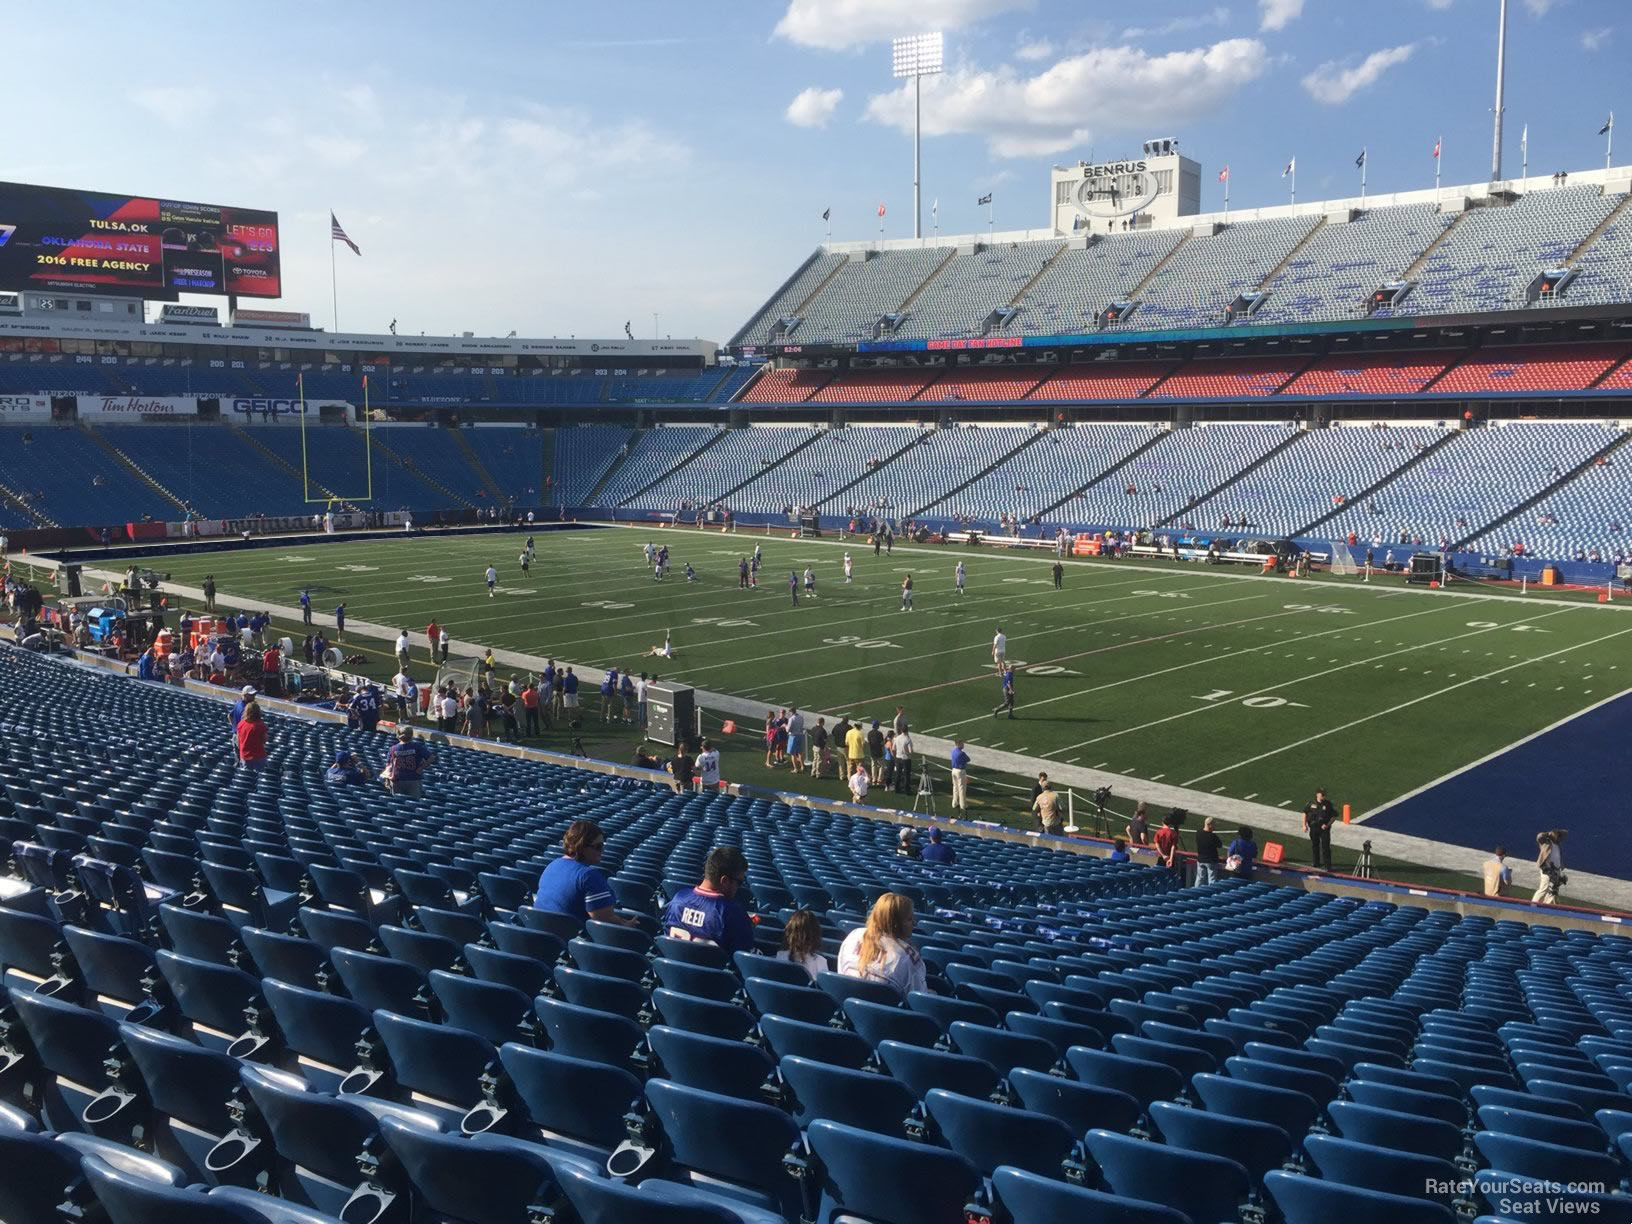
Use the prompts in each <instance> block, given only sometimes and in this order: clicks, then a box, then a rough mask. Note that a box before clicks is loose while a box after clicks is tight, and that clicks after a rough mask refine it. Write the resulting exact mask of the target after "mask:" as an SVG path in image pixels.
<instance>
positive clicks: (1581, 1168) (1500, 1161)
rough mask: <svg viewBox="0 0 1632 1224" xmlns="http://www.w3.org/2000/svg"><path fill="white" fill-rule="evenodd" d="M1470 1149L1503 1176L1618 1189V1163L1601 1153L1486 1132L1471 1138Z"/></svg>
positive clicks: (1510, 1134) (1619, 1173) (1508, 1134)
mask: <svg viewBox="0 0 1632 1224" xmlns="http://www.w3.org/2000/svg"><path fill="white" fill-rule="evenodd" d="M1473 1145H1474V1147H1476V1148H1477V1149H1478V1150H1479V1155H1480V1156H1482V1157H1483V1158H1484V1162H1485V1164H1486V1165H1487V1166H1488V1167H1489V1168H1492V1169H1496V1170H1499V1171H1500V1172H1503V1173H1519V1174H1523V1175H1524V1176H1526V1177H1533V1178H1537V1179H1539V1180H1542V1181H1549V1182H1560V1183H1564V1184H1576V1185H1600V1186H1611V1187H1613V1186H1615V1185H1618V1184H1619V1183H1620V1179H1621V1171H1620V1164H1619V1162H1618V1161H1617V1160H1616V1159H1615V1158H1614V1157H1613V1156H1609V1155H1607V1154H1605V1153H1604V1152H1602V1151H1596V1152H1594V1151H1583V1150H1581V1149H1580V1148H1577V1147H1570V1146H1567V1145H1565V1144H1561V1143H1545V1142H1543V1141H1541V1140H1539V1139H1527V1138H1525V1137H1523V1136H1522V1135H1517V1134H1512V1133H1502V1132H1499V1131H1488V1130H1487V1131H1480V1132H1479V1133H1478V1134H1476V1135H1474V1137H1473Z"/></svg>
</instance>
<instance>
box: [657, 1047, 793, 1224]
mask: <svg viewBox="0 0 1632 1224" xmlns="http://www.w3.org/2000/svg"><path fill="white" fill-rule="evenodd" d="M646 1099H647V1101H648V1102H650V1103H651V1107H652V1112H653V1114H654V1115H655V1117H656V1118H657V1120H658V1122H659V1124H660V1125H661V1126H662V1128H663V1135H664V1138H665V1139H666V1140H667V1143H668V1146H669V1151H670V1153H671V1154H672V1156H673V1159H674V1160H675V1162H676V1163H678V1164H679V1165H681V1166H682V1167H683V1168H685V1169H686V1170H688V1171H689V1172H692V1173H700V1174H703V1175H705V1176H708V1177H715V1178H719V1179H720V1180H722V1181H726V1182H730V1183H732V1184H734V1185H737V1186H740V1187H745V1188H748V1189H752V1190H754V1191H757V1192H758V1193H759V1194H761V1195H763V1196H764V1198H765V1201H764V1203H763V1204H762V1205H763V1206H767V1207H772V1208H774V1209H777V1210H780V1211H782V1212H783V1214H785V1215H787V1216H788V1217H789V1218H790V1219H791V1218H795V1217H796V1216H798V1214H799V1212H800V1206H801V1203H800V1196H799V1192H798V1186H797V1184H796V1183H795V1182H794V1181H793V1179H791V1178H790V1177H788V1175H787V1173H786V1171H785V1170H784V1169H783V1167H782V1157H783V1156H785V1155H786V1154H787V1152H788V1149H789V1148H791V1147H792V1146H793V1144H794V1143H795V1141H796V1140H798V1138H799V1128H798V1126H797V1125H795V1123H794V1121H793V1119H792V1118H790V1117H789V1116H788V1115H787V1114H786V1113H784V1112H783V1111H782V1110H780V1109H778V1108H776V1107H775V1106H773V1105H766V1104H762V1103H760V1102H755V1101H744V1100H738V1099H736V1098H734V1097H727V1096H723V1095H721V1094H720V1093H716V1092H707V1091H705V1090H703V1089H700V1088H691V1087H687V1086H686V1085H684V1084H676V1083H674V1082H673V1081H671V1080H666V1079H653V1080H648V1081H647V1082H646Z"/></svg>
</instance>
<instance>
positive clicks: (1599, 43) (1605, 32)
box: [1581, 26, 1615, 51]
mask: <svg viewBox="0 0 1632 1224" xmlns="http://www.w3.org/2000/svg"><path fill="white" fill-rule="evenodd" d="M1614 33H1615V31H1614V30H1613V29H1611V28H1610V27H1609V26H1602V27H1600V28H1599V29H1596V30H1583V31H1582V32H1581V45H1582V46H1583V47H1585V48H1586V49H1587V50H1588V51H1596V50H1598V49H1599V48H1600V47H1605V46H1608V45H1609V40H1610V38H1611V37H1612V36H1613V35H1614Z"/></svg>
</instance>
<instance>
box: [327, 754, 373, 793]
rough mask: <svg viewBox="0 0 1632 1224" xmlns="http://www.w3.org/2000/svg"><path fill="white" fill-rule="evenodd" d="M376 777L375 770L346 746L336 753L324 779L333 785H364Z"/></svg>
mask: <svg viewBox="0 0 1632 1224" xmlns="http://www.w3.org/2000/svg"><path fill="white" fill-rule="evenodd" d="M373 778H374V772H373V771H372V770H371V769H369V767H368V766H367V765H365V764H363V763H362V762H361V761H359V760H358V759H357V758H356V757H355V756H353V755H352V754H351V753H350V751H348V750H347V749H345V748H338V749H336V750H335V753H334V764H333V765H330V766H329V769H328V772H327V773H325V774H324V775H323V780H324V781H325V782H327V783H329V784H330V785H331V786H362V785H363V784H364V783H365V782H370V781H372V780H373Z"/></svg>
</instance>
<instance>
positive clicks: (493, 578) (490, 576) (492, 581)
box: [486, 565, 499, 599]
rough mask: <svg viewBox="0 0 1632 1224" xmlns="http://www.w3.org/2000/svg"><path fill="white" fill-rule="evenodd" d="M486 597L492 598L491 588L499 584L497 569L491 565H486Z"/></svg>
mask: <svg viewBox="0 0 1632 1224" xmlns="http://www.w3.org/2000/svg"><path fill="white" fill-rule="evenodd" d="M486 577H487V597H488V598H489V599H492V598H493V588H494V587H496V586H498V584H499V571H498V570H497V569H495V568H494V567H493V566H491V565H490V566H488V567H487V575H486Z"/></svg>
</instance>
